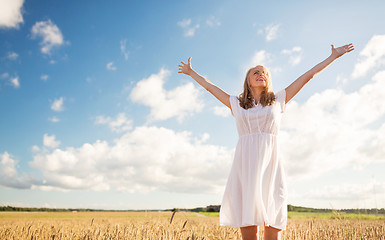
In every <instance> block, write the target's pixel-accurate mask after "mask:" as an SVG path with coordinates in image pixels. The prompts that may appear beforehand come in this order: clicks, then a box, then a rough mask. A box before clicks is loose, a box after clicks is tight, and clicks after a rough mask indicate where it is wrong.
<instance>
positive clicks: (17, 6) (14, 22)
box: [0, 0, 24, 28]
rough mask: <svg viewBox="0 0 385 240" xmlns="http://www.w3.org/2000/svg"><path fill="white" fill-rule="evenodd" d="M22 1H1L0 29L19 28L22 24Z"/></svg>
mask: <svg viewBox="0 0 385 240" xmlns="http://www.w3.org/2000/svg"><path fill="white" fill-rule="evenodd" d="M23 4H24V0H1V2H0V28H19V24H20V23H23V22H24V21H23V15H22V7H23Z"/></svg>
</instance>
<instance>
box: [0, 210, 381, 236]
mask: <svg viewBox="0 0 385 240" xmlns="http://www.w3.org/2000/svg"><path fill="white" fill-rule="evenodd" d="M172 215H173V213H172V212H76V213H72V212H62V213H52V212H31V213H26V212H22V213H21V212H3V213H0V239H165V240H166V239H167V240H168V239H170V240H173V239H178V240H179V239H183V240H185V239H189V240H193V239H200V240H201V239H241V233H240V230H239V229H238V228H232V227H223V226H219V219H218V216H212V217H207V216H203V215H201V214H198V213H192V212H176V213H175V215H174V216H173V218H172V222H171V217H172ZM170 222H171V223H170ZM384 225H385V221H384V220H357V219H290V218H289V220H288V225H287V230H286V231H284V232H283V234H282V239H327V240H329V239H385V237H384V235H385V229H384ZM262 233H263V228H260V235H259V237H260V239H262Z"/></svg>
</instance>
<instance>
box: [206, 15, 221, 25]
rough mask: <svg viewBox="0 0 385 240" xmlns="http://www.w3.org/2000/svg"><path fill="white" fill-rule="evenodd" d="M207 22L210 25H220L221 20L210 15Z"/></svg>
mask: <svg viewBox="0 0 385 240" xmlns="http://www.w3.org/2000/svg"><path fill="white" fill-rule="evenodd" d="M206 24H207V25H208V26H209V27H219V26H220V25H221V22H220V21H219V20H218V19H217V18H216V17H214V16H210V18H209V19H207V20H206Z"/></svg>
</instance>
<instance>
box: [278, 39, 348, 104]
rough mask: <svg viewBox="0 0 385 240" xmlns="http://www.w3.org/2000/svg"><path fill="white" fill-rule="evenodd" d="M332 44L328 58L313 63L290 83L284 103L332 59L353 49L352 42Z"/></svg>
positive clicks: (332, 60)
mask: <svg viewBox="0 0 385 240" xmlns="http://www.w3.org/2000/svg"><path fill="white" fill-rule="evenodd" d="M331 46H332V53H331V54H330V56H329V57H328V58H326V59H325V60H323V61H322V62H320V63H318V64H317V65H315V66H314V67H313V68H312V69H310V70H309V71H307V72H306V73H304V74H303V75H302V76H300V77H299V78H297V79H296V80H295V81H294V82H293V83H292V84H290V85H289V86H288V87H287V88H286V89H285V90H286V103H288V102H289V101H290V100H291V99H292V98H293V97H294V96H295V95H296V94H297V93H298V92H299V91H300V90H301V89H302V88H303V86H305V84H306V83H308V82H309V81H310V79H312V78H313V77H314V76H315V75H317V74H318V73H320V72H321V71H322V70H324V69H325V68H326V67H327V66H329V65H330V64H331V63H332V62H334V60H336V59H337V58H339V57H341V56H342V55H344V54H345V53H347V52H351V51H353V50H354V46H353V44H352V43H351V44H347V45H345V46H342V47H339V48H334V46H333V45H331Z"/></svg>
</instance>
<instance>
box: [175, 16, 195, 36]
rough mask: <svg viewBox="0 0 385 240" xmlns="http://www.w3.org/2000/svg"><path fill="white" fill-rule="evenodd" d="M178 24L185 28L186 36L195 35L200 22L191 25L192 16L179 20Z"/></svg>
mask: <svg viewBox="0 0 385 240" xmlns="http://www.w3.org/2000/svg"><path fill="white" fill-rule="evenodd" d="M178 25H179V26H180V27H181V28H182V29H183V31H184V36H185V37H193V36H194V35H195V31H196V30H197V29H198V28H199V24H195V25H194V26H191V19H190V18H189V19H183V20H182V21H179V22H178Z"/></svg>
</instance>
